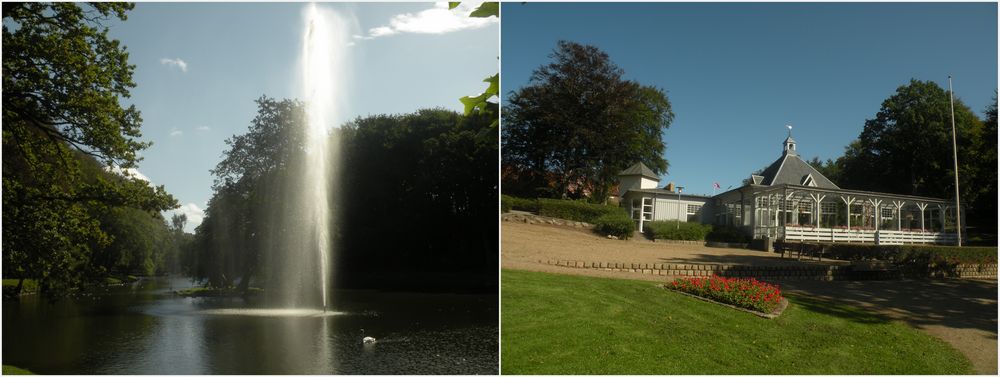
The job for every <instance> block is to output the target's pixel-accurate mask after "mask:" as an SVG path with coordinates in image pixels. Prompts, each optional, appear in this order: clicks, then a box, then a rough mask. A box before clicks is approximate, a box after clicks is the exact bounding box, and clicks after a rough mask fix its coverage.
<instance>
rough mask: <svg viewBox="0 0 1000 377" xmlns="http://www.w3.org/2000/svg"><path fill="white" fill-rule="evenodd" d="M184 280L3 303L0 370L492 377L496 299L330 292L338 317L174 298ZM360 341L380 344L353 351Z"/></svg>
mask: <svg viewBox="0 0 1000 377" xmlns="http://www.w3.org/2000/svg"><path fill="white" fill-rule="evenodd" d="M185 285H187V283H186V281H184V280H183V279H174V280H170V279H159V280H150V281H144V282H142V283H141V284H140V285H136V286H135V287H131V288H122V289H118V290H113V291H109V292H107V293H106V294H102V295H97V296H94V297H90V298H86V299H81V300H75V301H60V302H57V303H55V304H49V303H48V302H45V301H44V300H39V299H37V298H35V297H26V298H23V299H22V300H21V301H19V302H18V301H5V302H4V305H3V360H4V363H5V364H14V365H18V366H21V367H25V368H28V369H31V370H33V371H36V372H39V373H47V374H75V373H88V374H89V373H94V374H210V373H211V374H331V373H338V374H400V373H402V374H429V373H435V374H436V373H447V374H495V373H497V371H498V369H497V360H498V357H497V337H498V328H497V325H496V321H497V307H496V296H495V295H480V296H475V295H436V294H414V293H384V292H360V291H342V292H337V295H336V297H338V298H339V299H338V302H336V303H334V306H335V307H336V308H337V310H336V311H328V312H326V313H324V312H323V311H322V310H316V309H273V308H261V307H258V306H257V305H258V303H255V302H252V301H244V300H241V299H210V298H182V297H176V296H173V295H172V294H171V293H170V292H171V290H176V289H181V288H183V287H184V286H185ZM365 336H372V337H375V338H376V339H378V341H377V342H376V343H374V344H363V343H362V339H363V338H364V337H365Z"/></svg>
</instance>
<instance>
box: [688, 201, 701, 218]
mask: <svg viewBox="0 0 1000 377" xmlns="http://www.w3.org/2000/svg"><path fill="white" fill-rule="evenodd" d="M699 212H701V206H699V205H695V204H688V206H687V221H688V222H694V221H698V213H699Z"/></svg>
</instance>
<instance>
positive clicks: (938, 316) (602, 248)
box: [501, 222, 997, 374]
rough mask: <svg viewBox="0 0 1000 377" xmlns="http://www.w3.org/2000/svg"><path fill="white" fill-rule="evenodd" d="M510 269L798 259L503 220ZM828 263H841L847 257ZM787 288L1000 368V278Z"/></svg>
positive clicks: (505, 262)
mask: <svg viewBox="0 0 1000 377" xmlns="http://www.w3.org/2000/svg"><path fill="white" fill-rule="evenodd" d="M501 224H502V225H501V244H502V248H501V250H502V251H501V265H502V266H503V268H511V269H519V270H530V271H540V272H549V273H559V274H573V275H586V276H597V277H610V278H622V279H634V280H650V281H664V280H666V279H668V278H667V277H663V276H654V275H643V274H634V273H628V272H610V271H600V270H593V269H582V268H566V267H559V266H552V265H547V264H544V263H542V264H540V263H539V262H538V261H539V260H542V261H545V260H556V259H565V260H583V261H609V262H634V263H691V264H697V263H723V264H754V265H775V264H792V263H818V262H796V261H794V260H790V259H782V258H780V257H779V256H778V255H777V254H773V253H764V252H760V251H752V250H743V249H725V248H710V247H705V246H700V245H679V244H667V243H660V242H656V243H654V242H648V241H638V240H630V241H618V240H609V239H605V238H602V237H599V236H597V235H596V234H594V233H592V232H590V231H588V230H581V229H575V228H567V227H561V226H553V225H530V224H521V223H512V222H502V223H501ZM824 263H831V264H839V263H843V262H839V261H826V260H824ZM781 285H782V288H783V289H784V290H786V291H791V292H796V293H801V294H808V295H810V296H812V297H818V298H822V299H827V300H835V301H838V302H842V303H847V304H851V305H856V306H859V307H863V308H866V309H868V310H871V311H874V312H876V313H880V314H882V315H884V316H886V317H887V318H890V319H893V320H900V321H904V322H907V323H909V324H911V325H912V326H914V327H915V328H917V329H920V330H923V331H925V332H927V333H928V334H930V335H932V336H935V337H937V338H939V339H942V340H944V341H945V342H948V343H949V344H951V345H952V346H953V347H955V348H956V349H958V350H959V351H961V352H962V353H963V354H965V355H966V357H968V358H969V360H970V361H971V362H972V364H973V367H974V369H975V370H976V372H977V373H981V374H997V282H996V281H973V280H957V279H949V280H906V281H898V280H897V281H834V282H819V281H782V282H781Z"/></svg>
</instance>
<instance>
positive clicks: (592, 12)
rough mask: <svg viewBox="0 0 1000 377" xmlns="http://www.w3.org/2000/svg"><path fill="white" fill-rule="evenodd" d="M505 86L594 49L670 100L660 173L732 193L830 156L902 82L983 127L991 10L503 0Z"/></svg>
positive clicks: (992, 50) (992, 52)
mask: <svg viewBox="0 0 1000 377" xmlns="http://www.w3.org/2000/svg"><path fill="white" fill-rule="evenodd" d="M501 16H502V18H503V21H502V23H503V28H502V36H501V37H502V64H501V65H502V68H501V90H502V91H503V92H504V93H505V96H504V97H505V98H506V94H507V93H509V92H511V91H513V90H515V89H517V88H519V87H521V86H523V85H525V84H526V83H527V82H528V79H529V77H530V75H531V72H532V71H533V70H534V69H536V68H537V67H539V66H540V65H543V64H547V63H548V62H549V58H548V55H549V54H550V53H551V51H552V49H553V48H554V47H555V45H556V42H557V41H558V40H569V41H574V42H578V43H584V44H591V45H594V46H597V47H599V48H601V49H602V50H604V51H605V52H607V53H608V54H609V55H610V56H611V59H612V61H614V62H615V63H616V64H617V65H618V66H619V67H621V68H623V69H624V70H625V78H627V79H632V80H636V81H638V82H640V83H643V84H646V85H654V86H657V87H659V88H661V89H664V90H665V91H666V92H667V95H668V97H669V98H670V101H671V104H672V106H673V111H674V113H675V114H676V118H675V120H674V123H673V124H672V125H671V127H670V129H669V130H668V131H666V133H665V135H664V140H665V141H666V143H667V150H666V152H665V154H664V157H665V158H666V159H667V160H668V161H670V164H671V167H670V170H669V174H667V175H664V176H662V177H661V184H666V183H667V182H668V181H673V182H676V183H677V184H679V185H682V186H685V187H686V189H685V192H690V193H695V194H709V195H711V194H712V184H713V182H719V184H720V185H721V186H722V189H723V190H724V189H726V188H727V187H728V186H730V185H731V186H733V187H734V188H735V187H738V186H739V185H740V182H741V181H742V180H743V179H745V178H747V177H748V176H749V175H750V174H751V173H752V172H753V171H754V170H757V169H760V168H763V167H766V166H767V165H768V164H770V163H771V162H772V161H774V160H775V159H777V158H778V157H779V156H780V154H781V143H782V141H784V139H785V137H786V135H787V130H786V128H785V125H786V124H791V125H792V126H793V127H794V128H793V134H794V137H795V139H796V141H797V142H798V151H799V154H800V155H802V156H803V157H804V158H806V159H809V158H812V157H814V156H818V157H820V158H822V159H824V160H825V159H827V158H836V157H838V156H840V155H842V154H843V149H844V147H845V146H846V145H847V144H849V143H850V142H851V141H852V140H854V139H856V138H857V137H858V135H859V134H860V133H861V130H862V128H863V127H864V122H865V120H866V119H870V118H874V117H875V114H876V113H877V112H878V110H879V108H880V106H881V104H882V101H883V100H885V99H886V98H888V97H889V96H891V95H892V94H893V93H894V92H895V90H896V88H897V87H899V86H901V85H905V84H907V83H909V81H910V79H911V78H916V79H919V80H930V81H934V82H937V83H938V85H940V86H942V87H943V88H947V87H948V75H949V74H950V75H952V76H953V77H954V88H955V93H956V99H961V100H962V101H963V102H964V103H965V104H966V105H968V106H969V107H970V108H972V110H973V111H975V112H976V113H977V114H978V115H979V116H980V117H981V118H982V111H983V110H984V109H985V107H986V106H987V105H989V104H990V103H992V99H993V96H994V91H995V90H996V88H997V4H996V3H964V4H943V3H909V4H890V3H878V4H863V3H810V4H800V3H768V4H752V3H739V4H735V3H712V4H692V3H660V4H653V3H625V4H622V3H618V4H607V3H575V4H572V3H527V4H523V3H520V2H518V3H504V4H503V7H502V9H501Z"/></svg>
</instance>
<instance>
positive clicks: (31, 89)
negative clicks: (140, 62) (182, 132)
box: [3, 3, 176, 295]
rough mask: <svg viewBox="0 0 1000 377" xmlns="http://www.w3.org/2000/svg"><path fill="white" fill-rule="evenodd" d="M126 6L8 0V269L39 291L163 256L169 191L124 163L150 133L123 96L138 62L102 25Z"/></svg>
mask: <svg viewBox="0 0 1000 377" xmlns="http://www.w3.org/2000/svg"><path fill="white" fill-rule="evenodd" d="M130 9H132V4H127V3H97V4H89V5H81V4H75V3H52V4H48V3H4V4H3V46H4V48H3V262H4V269H3V274H4V278H18V279H24V278H30V279H37V280H38V283H39V287H40V289H41V291H42V293H44V294H49V295H58V294H62V293H66V292H69V291H71V290H73V289H79V288H84V287H86V286H88V285H89V284H91V283H98V284H99V283H101V282H103V281H104V280H105V278H106V277H108V276H109V275H110V274H112V273H116V272H122V273H153V272H156V271H157V270H158V269H159V270H162V265H161V263H162V262H163V261H164V260H166V258H167V257H166V256H165V255H166V252H165V250H166V249H165V247H166V245H168V244H170V242H168V241H166V240H167V239H168V238H169V237H168V236H167V235H166V232H165V229H166V224H165V222H164V221H163V218H162V216H161V215H159V212H160V211H163V210H166V209H170V208H173V207H175V206H176V200H174V198H173V197H171V196H170V195H169V194H167V193H166V192H165V191H164V189H163V187H162V186H159V187H151V186H150V185H148V183H147V182H146V181H143V180H140V179H137V178H134V177H132V176H131V175H129V174H128V173H127V172H128V169H130V168H133V167H135V165H136V163H137V162H138V161H139V157H138V156H137V153H138V151H140V150H142V149H144V148H146V147H148V146H149V145H150V144H149V143H147V142H142V141H140V140H139V138H140V137H141V132H140V125H141V117H140V114H139V111H138V110H136V109H135V108H134V107H123V106H122V105H121V104H120V102H121V100H122V99H123V98H127V97H128V96H129V90H130V89H131V88H132V87H134V86H135V83H134V82H132V73H133V71H134V69H135V67H134V66H133V65H130V64H128V53H127V52H126V51H125V49H124V47H122V46H120V45H119V42H118V41H117V40H112V39H108V37H107V31H108V30H107V27H105V26H104V24H103V23H104V22H107V21H108V20H109V19H111V18H117V19H120V20H125V19H126V12H127V11H128V10H130ZM112 172H125V173H124V174H119V173H112Z"/></svg>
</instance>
